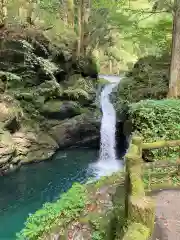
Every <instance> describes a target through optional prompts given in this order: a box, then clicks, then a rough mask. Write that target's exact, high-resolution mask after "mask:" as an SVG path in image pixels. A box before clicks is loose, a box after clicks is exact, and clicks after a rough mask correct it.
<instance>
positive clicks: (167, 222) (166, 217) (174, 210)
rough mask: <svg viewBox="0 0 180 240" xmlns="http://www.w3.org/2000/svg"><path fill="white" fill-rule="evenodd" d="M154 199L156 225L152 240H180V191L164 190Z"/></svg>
mask: <svg viewBox="0 0 180 240" xmlns="http://www.w3.org/2000/svg"><path fill="white" fill-rule="evenodd" d="M154 198H155V201H156V223H155V230H154V234H153V236H152V238H151V240H180V190H162V191H160V192H158V193H157V194H155V195H154Z"/></svg>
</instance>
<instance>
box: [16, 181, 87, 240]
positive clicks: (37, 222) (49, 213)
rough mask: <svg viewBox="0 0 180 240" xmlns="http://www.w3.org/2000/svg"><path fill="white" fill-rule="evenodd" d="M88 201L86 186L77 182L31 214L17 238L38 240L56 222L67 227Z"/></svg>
mask: <svg viewBox="0 0 180 240" xmlns="http://www.w3.org/2000/svg"><path fill="white" fill-rule="evenodd" d="M86 201H87V192H86V188H85V186H83V185H81V184H79V183H75V184H74V185H73V186H72V188H71V189H70V190H69V191H68V192H67V193H64V194H62V195H61V197H60V198H59V199H58V200H57V201H56V202H54V203H46V204H44V205H43V207H42V209H40V210H38V211H37V212H35V213H34V214H32V215H30V216H29V217H28V219H27V220H26V222H25V228H24V229H23V230H22V231H21V232H20V233H19V234H17V239H28V240H36V239H38V237H40V236H41V235H42V234H43V233H48V232H49V231H50V230H51V228H52V227H53V225H54V224H56V225H58V226H59V228H61V227H66V226H67V225H68V223H69V222H70V221H72V220H73V219H75V218H76V217H78V216H79V213H80V212H81V211H82V210H83V208H84V207H85V204H86Z"/></svg>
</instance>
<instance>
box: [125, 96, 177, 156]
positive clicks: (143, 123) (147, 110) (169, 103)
mask: <svg viewBox="0 0 180 240" xmlns="http://www.w3.org/2000/svg"><path fill="white" fill-rule="evenodd" d="M129 111H130V117H131V118H132V120H133V125H134V131H136V132H138V133H140V134H141V135H142V136H143V137H144V141H145V142H154V141H156V140H160V139H161V140H162V139H164V140H176V139H180V114H179V112H180V100H173V99H164V100H159V101H155V100H145V101H140V102H138V103H133V104H131V105H130V110H129ZM147 154H148V155H149V157H150V158H151V159H153V160H159V159H161V160H162V159H163V158H165V159H168V160H170V159H176V158H177V157H178V156H179V147H174V148H161V149H156V150H149V151H148V152H147Z"/></svg>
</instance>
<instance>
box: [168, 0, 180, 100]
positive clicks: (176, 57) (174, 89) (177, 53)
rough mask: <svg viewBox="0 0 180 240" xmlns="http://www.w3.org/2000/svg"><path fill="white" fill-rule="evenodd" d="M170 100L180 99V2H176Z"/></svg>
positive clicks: (177, 0) (176, 0)
mask: <svg viewBox="0 0 180 240" xmlns="http://www.w3.org/2000/svg"><path fill="white" fill-rule="evenodd" d="M168 97H169V98H178V97H180V1H179V0H175V2H174V16H173V32H172V53H171V67H170V83H169V93H168Z"/></svg>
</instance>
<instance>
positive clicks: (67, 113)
mask: <svg viewBox="0 0 180 240" xmlns="http://www.w3.org/2000/svg"><path fill="white" fill-rule="evenodd" d="M42 113H43V115H44V116H45V117H47V118H48V119H58V120H64V119H66V118H71V117H74V116H76V115H79V114H81V107H80V104H79V103H78V102H75V101H61V100H50V101H47V102H46V103H45V104H44V106H43V109H42Z"/></svg>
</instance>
